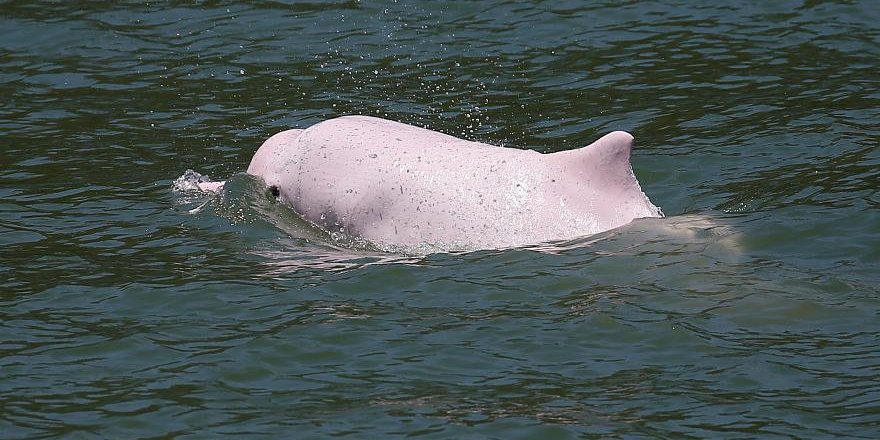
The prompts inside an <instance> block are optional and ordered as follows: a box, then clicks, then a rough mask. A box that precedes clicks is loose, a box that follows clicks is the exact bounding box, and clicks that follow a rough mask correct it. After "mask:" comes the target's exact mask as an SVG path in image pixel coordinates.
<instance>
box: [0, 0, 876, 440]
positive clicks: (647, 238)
mask: <svg viewBox="0 0 880 440" xmlns="http://www.w3.org/2000/svg"><path fill="white" fill-rule="evenodd" d="M878 23H880V4H878V3H877V2H875V1H870V0H865V1H842V0H841V1H818V0H816V1H811V0H807V1H803V2H801V1H797V2H793V1H792V2H758V1H752V2H716V3H714V4H710V3H708V2H675V1H658V2H609V3H608V4H602V3H598V2H593V3H586V4H585V3H583V2H524V1H485V2H430V1H424V2H417V1H400V2H382V3H379V2H366V1H363V2H357V1H348V2H331V1H325V2H317V1H316V2H273V1H260V2H253V3H252V5H251V6H245V5H240V4H238V3H235V2H208V3H206V4H204V5H201V6H183V5H178V6H169V5H167V4H165V3H164V2H162V3H155V4H154V3H152V2H151V3H144V2H97V1H96V2H51V3H49V2H45V3H35V2H19V1H5V2H0V96H2V98H3V99H2V100H0V133H2V137H0V142H2V152H0V164H2V168H0V195H2V199H0V200H2V202H0V244H2V254H0V255H2V257H0V274H2V275H0V437H2V438H52V437H65V438H139V437H150V438H190V437H196V438H216V437H234V438H250V437H270V438H273V437H281V438H297V437H306V438H311V437H318V438H320V437H349V438H389V437H420V438H499V439H515V438H547V439H551V438H560V439H562V438H658V437H668V438H682V437H693V438H706V437H716V438H823V437H846V438H877V437H878V436H880V378H878V376H880V337H878V332H880V319H878V318H880V317H878V313H880V289H878V284H880V275H878V266H880V265H878V262H880V261H878V260H880V237H878V235H880V215H878V212H880V211H878V207H880V194H878V187H880V148H878V139H880V122H878V121H880V92H878V89H880V73H878V72H880V62H878V60H880V25H878ZM353 113H359V114H370V115H378V116H383V117H388V118H391V119H395V120H401V121H406V122H410V123H413V124H417V125H422V126H428V127H431V128H433V129H435V130H439V131H443V132H446V133H451V134H455V135H458V136H462V137H465V138H468V139H474V140H480V141H485V142H490V143H495V144H502V143H503V144H505V145H516V146H522V147H527V148H533V149H536V150H539V151H557V150H564V149H568V148H573V147H576V146H580V145H586V144H588V143H589V142H592V141H593V140H595V139H596V138H597V137H598V136H600V135H601V134H604V133H606V132H608V131H611V130H618V129H623V130H629V131H631V132H632V133H633V134H634V135H635V136H636V139H637V150H636V152H635V155H634V158H633V162H634V168H635V172H636V175H637V176H638V177H639V179H640V181H641V183H642V187H643V189H644V190H645V192H646V193H648V194H649V196H650V197H651V199H652V201H654V202H655V203H656V204H658V205H660V206H662V207H663V209H664V211H665V212H666V214H667V215H669V216H670V217H669V218H668V219H666V220H662V221H653V222H647V221H641V222H636V223H634V224H632V225H630V226H627V227H624V228H622V229H621V230H618V231H613V232H611V233H607V234H604V235H602V236H600V237H589V238H583V239H580V240H575V241H572V242H568V243H558V244H554V245H552V246H550V245H548V246H543V247H534V248H528V249H513V250H503V251H481V252H473V253H467V254H442V253H440V254H433V255H428V256H422V257H417V256H416V257H407V256H400V255H389V254H381V253H376V252H369V251H359V250H351V249H347V248H346V247H345V246H343V245H342V244H340V243H337V242H334V241H333V240H331V239H329V238H327V237H325V236H323V235H322V234H321V233H320V232H319V231H312V230H309V228H308V227H307V226H306V225H304V224H303V223H302V222H301V221H299V220H298V219H297V218H296V217H295V215H293V214H292V213H291V212H289V211H288V210H286V209H285V208H283V207H280V206H277V205H274V204H272V203H269V202H268V201H267V199H266V198H265V197H263V196H262V195H263V193H262V189H261V188H260V187H259V184H258V183H257V182H254V181H253V180H251V179H248V178H247V177H245V176H243V175H236V174H235V173H237V172H240V171H242V170H244V169H245V167H246V165H247V162H248V161H249V159H250V156H251V154H252V153H253V152H254V151H255V149H256V147H257V146H258V145H259V144H260V143H261V142H262V140H263V139H265V138H266V137H267V136H268V135H270V134H272V133H274V132H277V131H280V130H282V129H286V128H291V127H305V126H308V125H311V124H314V123H316V122H318V121H321V120H324V119H326V118H329V117H332V116H336V115H344V114H353ZM188 168H191V169H195V170H197V171H199V172H201V173H205V174H209V175H211V176H212V177H215V178H228V177H230V176H232V184H231V186H230V189H229V194H227V196H226V197H225V198H224V199H213V200H205V199H204V197H201V196H199V195H196V194H192V193H186V192H179V191H173V190H172V182H173V181H174V180H175V179H176V178H177V177H179V176H181V175H182V174H183V172H184V171H185V170H186V169H188ZM205 202H207V204H206V205H205V206H203V207H202V208H201V209H200V210H199V209H198V207H199V206H200V205H201V204H203V203H205ZM193 209H195V211H194V212H193V213H190V212H189V211H190V210H193ZM302 237H305V238H302ZM343 244H344V243H343Z"/></svg>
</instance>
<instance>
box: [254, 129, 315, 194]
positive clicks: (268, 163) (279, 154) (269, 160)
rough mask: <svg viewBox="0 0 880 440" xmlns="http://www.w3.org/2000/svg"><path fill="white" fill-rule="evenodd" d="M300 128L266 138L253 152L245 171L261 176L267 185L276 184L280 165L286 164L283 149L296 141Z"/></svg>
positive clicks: (300, 131)
mask: <svg viewBox="0 0 880 440" xmlns="http://www.w3.org/2000/svg"><path fill="white" fill-rule="evenodd" d="M300 133H302V130H286V131H282V132H281V133H278V134H275V135H274V136H272V137H270V138H269V139H266V142H263V145H261V146H260V148H258V149H257V152H256V153H254V157H253V158H251V163H250V165H248V169H247V173H248V174H250V175H252V176H257V177H261V178H262V179H263V180H264V181H265V182H266V184H267V185H269V186H272V185H276V184H277V182H275V181H276V180H277V176H278V173H279V171H280V169H279V168H280V167H281V166H283V165H284V164H286V162H287V161H286V160H285V156H286V155H285V151H286V150H287V149H289V148H290V146H291V144H293V143H295V142H296V139H297V138H298V137H299V135H300Z"/></svg>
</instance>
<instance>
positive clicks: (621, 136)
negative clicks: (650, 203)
mask: <svg viewBox="0 0 880 440" xmlns="http://www.w3.org/2000/svg"><path fill="white" fill-rule="evenodd" d="M632 146H633V137H632V135H631V134H629V133H627V132H625V131H614V132H611V133H608V134H606V135H605V136H602V137H601V138H599V140H597V141H596V142H593V143H592V144H590V145H587V146H586V147H582V148H578V149H576V150H569V151H560V152H558V153H551V154H550V157H551V160H553V161H554V162H556V163H557V164H558V165H561V166H562V167H563V168H565V169H566V170H567V171H568V172H574V173H576V174H582V175H584V176H585V177H587V178H593V177H601V178H603V179H604V180H608V183H610V184H613V183H619V184H622V183H629V184H631V183H632V182H634V181H635V177H634V176H633V172H632V166H631V165H630V162H629V159H630V154H631V153H632Z"/></svg>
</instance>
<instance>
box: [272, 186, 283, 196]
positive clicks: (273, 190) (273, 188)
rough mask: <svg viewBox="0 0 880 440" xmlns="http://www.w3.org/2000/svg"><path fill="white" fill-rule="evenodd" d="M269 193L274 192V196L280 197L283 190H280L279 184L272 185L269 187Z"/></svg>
mask: <svg viewBox="0 0 880 440" xmlns="http://www.w3.org/2000/svg"><path fill="white" fill-rule="evenodd" d="M269 194H272V197H278V196H279V195H280V194H281V192H280V191H278V187H277V186H275V185H272V186H270V187H269Z"/></svg>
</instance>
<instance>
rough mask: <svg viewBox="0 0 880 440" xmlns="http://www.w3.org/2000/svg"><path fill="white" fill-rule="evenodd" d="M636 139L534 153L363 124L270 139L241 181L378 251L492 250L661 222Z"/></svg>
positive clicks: (319, 127) (344, 122)
mask: <svg viewBox="0 0 880 440" xmlns="http://www.w3.org/2000/svg"><path fill="white" fill-rule="evenodd" d="M631 149H632V136H630V135H629V134H628V133H625V132H614V133H610V134H608V135H606V136H604V137H603V138H601V139H599V140H598V141H596V142H595V143H593V144H591V145H589V146H586V147H584V148H580V149H577V150H572V151H565V152H559V153H552V154H540V153H537V152H535V151H531V150H520V149H514V148H503V147H497V146H492V145H487V144H483V143H479V142H470V141H465V140H462V139H458V138H455V137H452V136H448V135H445V134H442V133H438V132H435V131H431V130H428V129H424V128H419V127H414V126H410V125H407V124H402V123H399V122H393V121H388V120H384V119H379V118H373V117H367V116H345V117H341V118H335V119H331V120H328V121H324V122H321V123H319V124H316V125H314V126H312V127H309V128H307V129H305V130H288V131H284V132H281V133H279V134H276V135H275V136H272V137H271V138H269V139H268V140H267V141H266V142H265V143H264V144H263V146H261V147H260V149H259V150H258V151H257V153H256V154H255V155H254V158H253V160H252V161H251V164H250V166H249V167H248V173H250V174H253V175H256V176H259V177H261V178H262V179H263V180H264V181H265V182H266V184H267V185H269V186H274V187H277V188H278V196H279V197H280V198H281V199H282V200H284V201H285V202H286V203H288V204H289V205H290V206H291V207H293V209H294V210H296V211H297V212H298V213H299V214H300V215H301V216H302V217H303V218H305V219H306V220H308V221H310V222H312V223H314V224H316V225H318V226H319V227H322V228H324V229H327V230H329V231H331V232H336V231H340V232H344V233H347V234H350V235H353V236H356V237H360V238H362V239H364V240H367V241H369V242H372V243H374V244H377V245H379V246H381V247H387V248H395V249H418V248H424V247H425V246H429V247H431V248H437V249H490V248H504V247H511V246H519V245H526V244H533V243H541V242H546V241H551V240H559V239H570V238H575V237H581V236H587V235H592V234H596V233H599V232H603V231H607V230H609V229H613V228H616V227H618V226H622V225H624V224H627V223H629V222H630V221H632V220H633V219H636V218H640V217H660V216H662V213H661V212H660V210H659V208H657V207H656V206H654V205H653V204H652V203H651V202H650V201H649V200H648V198H647V197H646V196H645V194H644V193H642V190H641V188H640V187H639V184H638V182H637V181H636V179H635V176H634V175H633V172H632V168H631V166H630V162H629V158H630V151H631Z"/></svg>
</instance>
